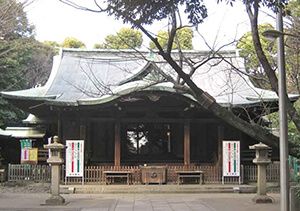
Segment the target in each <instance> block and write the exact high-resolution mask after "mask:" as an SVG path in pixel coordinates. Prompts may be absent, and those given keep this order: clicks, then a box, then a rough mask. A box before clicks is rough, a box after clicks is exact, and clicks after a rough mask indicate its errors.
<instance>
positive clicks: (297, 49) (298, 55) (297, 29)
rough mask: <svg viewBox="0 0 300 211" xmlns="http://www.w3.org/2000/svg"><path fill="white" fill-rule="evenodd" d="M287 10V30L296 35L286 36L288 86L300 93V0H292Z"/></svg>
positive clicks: (288, 32) (290, 89)
mask: <svg viewBox="0 0 300 211" xmlns="http://www.w3.org/2000/svg"><path fill="white" fill-rule="evenodd" d="M287 10H288V12H286V13H287V14H289V15H288V16H287V18H288V19H289V22H290V24H289V25H288V27H287V28H286V29H285V30H286V33H287V34H291V35H294V36H285V43H286V48H285V52H286V73H287V81H288V83H287V87H288V90H289V91H290V92H296V93H300V81H299V79H300V39H299V34H300V2H299V1H297V0H294V1H290V2H289V5H288V6H287Z"/></svg>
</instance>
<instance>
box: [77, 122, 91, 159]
mask: <svg viewBox="0 0 300 211" xmlns="http://www.w3.org/2000/svg"><path fill="white" fill-rule="evenodd" d="M79 138H80V139H81V140H83V141H84V145H85V146H84V162H85V164H88V160H89V153H88V148H89V147H88V144H89V143H88V142H87V138H86V122H85V121H80V125H79Z"/></svg>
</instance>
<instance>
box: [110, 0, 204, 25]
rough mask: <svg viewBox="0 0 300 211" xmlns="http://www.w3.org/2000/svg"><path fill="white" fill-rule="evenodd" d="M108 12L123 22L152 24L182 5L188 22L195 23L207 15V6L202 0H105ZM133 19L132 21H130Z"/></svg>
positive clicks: (200, 21) (201, 20)
mask: <svg viewBox="0 0 300 211" xmlns="http://www.w3.org/2000/svg"><path fill="white" fill-rule="evenodd" d="M105 2H106V3H107V7H108V11H107V12H108V14H109V15H112V16H115V17H116V18H117V19H121V20H123V22H124V23H128V22H129V23H131V24H133V21H134V22H135V23H137V24H142V25H143V24H152V23H153V22H154V21H155V20H161V19H164V18H167V17H168V16H170V15H171V14H173V13H174V11H176V10H178V9H179V6H181V5H184V6H185V10H184V12H185V13H186V14H187V15H188V20H189V22H190V23H192V24H194V25H197V24H199V23H202V22H203V20H204V18H206V17H207V8H206V7H205V5H204V3H203V0H173V1H166V0H139V1H132V0H131V1H128V0H118V1H115V0H107V1H105ZM132 20H133V21H132Z"/></svg>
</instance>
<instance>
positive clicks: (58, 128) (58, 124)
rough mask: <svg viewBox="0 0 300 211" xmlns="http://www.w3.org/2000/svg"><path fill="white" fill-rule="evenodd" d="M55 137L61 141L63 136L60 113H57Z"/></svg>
mask: <svg viewBox="0 0 300 211" xmlns="http://www.w3.org/2000/svg"><path fill="white" fill-rule="evenodd" d="M57 136H58V138H59V139H60V140H61V141H62V140H63V137H62V136H63V134H62V118H61V111H60V110H59V111H58V115H57Z"/></svg>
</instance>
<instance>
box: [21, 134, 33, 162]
mask: <svg viewBox="0 0 300 211" xmlns="http://www.w3.org/2000/svg"><path fill="white" fill-rule="evenodd" d="M20 144H21V163H26V162H29V160H30V159H29V150H30V149H31V148H32V140H31V139H21V140H20Z"/></svg>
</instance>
